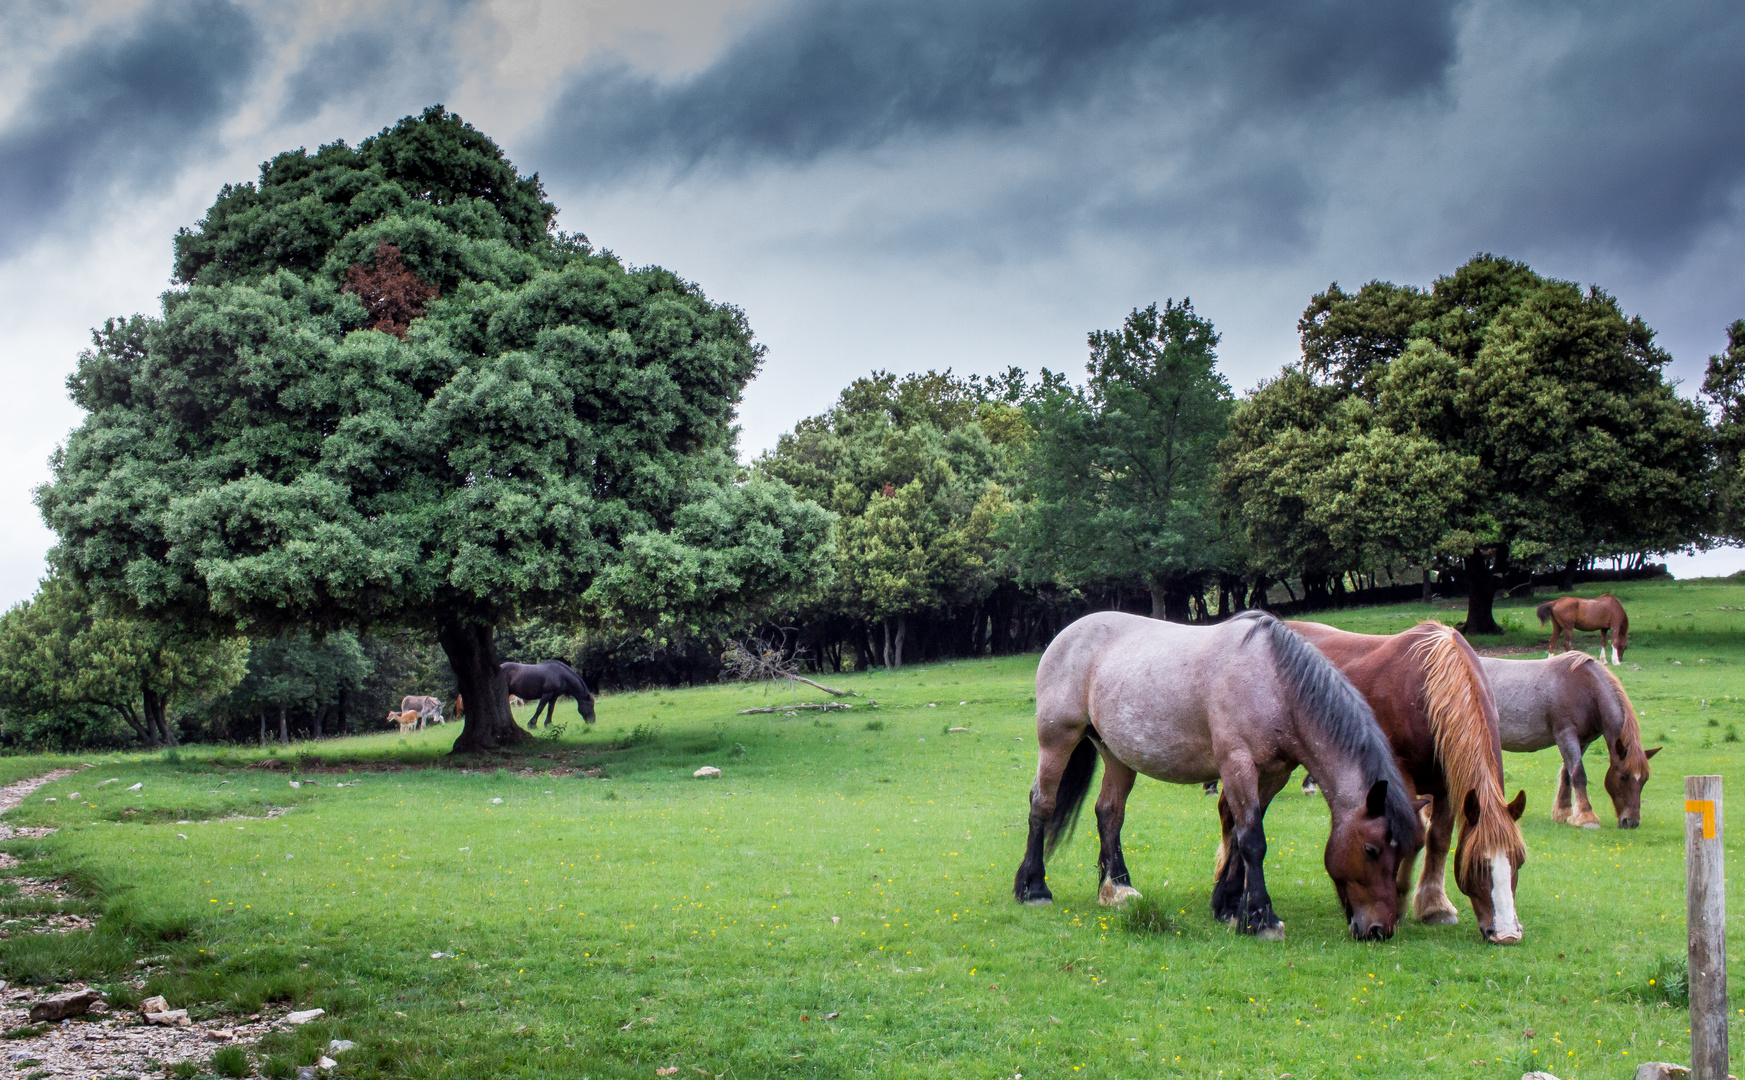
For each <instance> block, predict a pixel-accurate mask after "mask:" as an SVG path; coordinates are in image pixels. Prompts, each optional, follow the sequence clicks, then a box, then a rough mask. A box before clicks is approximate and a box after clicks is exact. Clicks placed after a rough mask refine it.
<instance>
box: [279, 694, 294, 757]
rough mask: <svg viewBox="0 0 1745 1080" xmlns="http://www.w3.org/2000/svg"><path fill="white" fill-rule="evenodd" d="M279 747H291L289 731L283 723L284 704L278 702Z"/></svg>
mask: <svg viewBox="0 0 1745 1080" xmlns="http://www.w3.org/2000/svg"><path fill="white" fill-rule="evenodd" d="M279 745H280V746H290V745H291V729H290V727H289V726H288V725H287V724H286V723H285V703H284V702H282V701H281V702H279Z"/></svg>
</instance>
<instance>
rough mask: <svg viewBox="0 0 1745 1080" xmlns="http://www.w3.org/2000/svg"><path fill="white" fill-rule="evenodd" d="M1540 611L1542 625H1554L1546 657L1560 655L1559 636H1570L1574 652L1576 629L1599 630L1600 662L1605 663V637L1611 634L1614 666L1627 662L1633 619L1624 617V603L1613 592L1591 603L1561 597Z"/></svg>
mask: <svg viewBox="0 0 1745 1080" xmlns="http://www.w3.org/2000/svg"><path fill="white" fill-rule="evenodd" d="M1538 612H1539V625H1540V626H1544V625H1545V624H1546V623H1547V622H1549V623H1550V624H1551V651H1550V652H1549V653H1547V654H1546V655H1547V656H1556V655H1557V639H1558V638H1559V637H1562V636H1564V635H1566V634H1567V635H1568V639H1569V648H1571V649H1573V648H1575V632H1576V631H1577V630H1598V631H1599V632H1600V661H1601V662H1602V663H1604V662H1606V637H1607V635H1608V634H1610V635H1611V639H1612V640H1611V649H1612V656H1611V663H1612V664H1613V665H1614V666H1616V665H1618V664H1622V663H1623V662H1624V650H1625V649H1628V648H1629V647H1630V642H1629V637H1630V616H1628V615H1626V614H1624V605H1623V603H1622V602H1621V601H1619V599H1618V598H1617V597H1615V596H1613V595H1612V594H1611V593H1602V594H1601V595H1599V596H1597V597H1595V598H1594V599H1592V600H1583V599H1582V598H1581V597H1579V596H1560V597H1558V598H1557V599H1555V600H1547V601H1545V602H1544V603H1543V604H1540V605H1539V608H1538Z"/></svg>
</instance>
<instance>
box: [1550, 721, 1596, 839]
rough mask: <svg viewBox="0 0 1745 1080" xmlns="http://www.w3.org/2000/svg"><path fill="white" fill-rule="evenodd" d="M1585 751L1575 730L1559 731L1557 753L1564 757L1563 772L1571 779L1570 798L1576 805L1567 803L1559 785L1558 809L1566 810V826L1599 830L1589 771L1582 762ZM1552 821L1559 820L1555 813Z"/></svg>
mask: <svg viewBox="0 0 1745 1080" xmlns="http://www.w3.org/2000/svg"><path fill="white" fill-rule="evenodd" d="M1585 749H1586V747H1584V746H1582V744H1581V740H1580V739H1579V738H1578V737H1577V736H1576V734H1575V730H1574V729H1573V728H1567V727H1566V728H1563V729H1562V730H1560V731H1558V733H1557V752H1558V753H1560V754H1562V755H1563V772H1564V775H1566V776H1567V777H1568V778H1569V796H1572V797H1573V800H1574V804H1575V805H1574V806H1573V807H1569V806H1568V803H1566V802H1565V798H1566V796H1565V795H1564V792H1563V785H1562V784H1559V785H1558V792H1557V795H1558V799H1557V802H1558V807H1559V808H1560V809H1563V810H1564V815H1565V816H1564V818H1563V821H1564V823H1565V824H1569V825H1574V826H1576V827H1577V828H1582V829H1597V828H1599V827H1600V819H1599V817H1598V815H1596V814H1595V813H1594V807H1593V803H1591V802H1589V801H1588V797H1587V769H1586V768H1585V767H1584V766H1583V765H1582V761H1581V758H1582V751H1583V750H1585ZM1552 820H1553V821H1555V820H1557V815H1556V812H1555V811H1554V812H1553V813H1552Z"/></svg>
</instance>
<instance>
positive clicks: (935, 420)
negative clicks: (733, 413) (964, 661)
mask: <svg viewBox="0 0 1745 1080" xmlns="http://www.w3.org/2000/svg"><path fill="white" fill-rule="evenodd" d="M1023 389H1024V387H1023V381H1022V379H1021V377H1020V376H1018V375H1017V374H1016V373H1014V372H1008V373H1007V375H1006V376H1004V377H1002V378H1000V379H995V380H984V379H980V378H975V377H971V378H967V379H965V378H960V377H958V376H954V375H952V374H951V373H950V372H949V371H947V372H945V373H943V374H941V373H939V372H934V371H928V372H925V373H922V374H917V375H908V376H903V377H901V378H898V377H897V376H895V375H892V374H890V373H888V372H882V371H880V372H874V373H873V374H872V375H871V376H868V377H866V378H862V379H857V380H855V381H854V382H853V383H852V384H850V386H849V387H848V388H847V389H846V390H844V391H843V392H842V395H841V397H840V398H839V399H838V401H837V403H836V405H835V406H834V407H833V408H832V409H831V410H830V411H829V412H827V413H824V414H822V415H820V416H815V417H811V418H809V419H806V420H803V421H801V422H800V423H799V424H797V425H795V428H794V431H793V432H791V433H789V434H786V435H783V436H782V437H781V439H780V440H779V441H778V443H777V445H776V448H775V449H774V450H772V451H770V452H769V453H768V454H765V455H764V456H763V457H762V458H760V459H759V461H758V471H759V472H761V473H762V474H764V475H766V476H769V477H773V478H777V479H779V480H781V481H784V482H786V483H788V484H791V485H792V486H793V487H794V488H795V489H796V490H797V491H799V492H801V493H802V494H804V495H806V496H807V497H809V498H813V499H817V500H818V501H820V502H822V503H825V504H826V505H828V506H829V507H830V508H831V509H832V510H834V511H835V512H836V513H837V514H838V515H839V524H838V534H837V544H836V561H835V566H834V575H833V578H832V579H831V581H830V584H829V587H828V588H827V589H825V590H823V591H822V593H821V595H819V596H818V597H817V598H816V600H817V605H818V606H820V607H822V608H823V609H824V610H827V611H829V612H831V613H834V614H839V615H843V616H847V617H848V618H851V619H855V620H863V621H868V622H873V623H879V624H883V625H884V626H885V629H886V641H887V643H888V647H887V648H884V649H881V650H880V651H882V652H888V653H889V654H890V655H889V659H888V660H887V662H888V663H895V664H899V665H900V664H901V663H902V651H903V641H904V639H905V637H906V635H907V632H908V623H909V619H910V617H911V616H918V615H931V616H938V615H939V614H941V613H944V612H948V611H952V610H960V609H963V608H966V607H971V608H973V607H974V606H975V605H977V604H979V603H980V602H981V601H982V600H984V599H985V598H986V597H987V595H988V593H989V592H991V591H992V590H993V589H994V588H995V586H996V584H997V583H998V582H999V580H1001V577H1002V575H1003V573H1004V575H1005V576H1009V572H1006V569H1005V567H1004V559H1003V552H1004V545H1003V544H1001V543H999V542H998V541H997V540H996V539H995V536H994V532H995V529H996V528H997V526H998V525H999V523H1000V520H1001V519H1002V518H1003V517H1004V515H1005V514H1006V513H1008V512H1009V510H1010V505H1011V504H1010V495H1009V493H1010V491H1011V489H1012V487H1013V485H1014V484H1015V483H1016V482H1017V478H1018V473H1019V471H1020V466H1021V463H1022V461H1023V455H1024V453H1025V450H1026V447H1027V444H1028V442H1029V440H1030V437H1031V434H1032V432H1031V430H1030V428H1029V425H1028V423H1027V422H1026V420H1025V417H1024V414H1023V412H1022V411H1021V410H1020V409H1019V408H1018V406H1017V405H1016V404H1015V400H1016V398H1018V397H1019V396H1020V395H1021V394H1022V393H1023Z"/></svg>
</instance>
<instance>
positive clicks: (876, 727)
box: [863, 720, 885, 731]
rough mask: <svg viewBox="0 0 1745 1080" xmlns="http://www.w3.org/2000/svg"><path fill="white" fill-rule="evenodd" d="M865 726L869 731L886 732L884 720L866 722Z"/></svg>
mask: <svg viewBox="0 0 1745 1080" xmlns="http://www.w3.org/2000/svg"><path fill="white" fill-rule="evenodd" d="M863 726H864V727H865V728H866V730H868V731H883V730H885V722H884V721H883V720H868V721H867V722H866V724H865V725H863Z"/></svg>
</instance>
